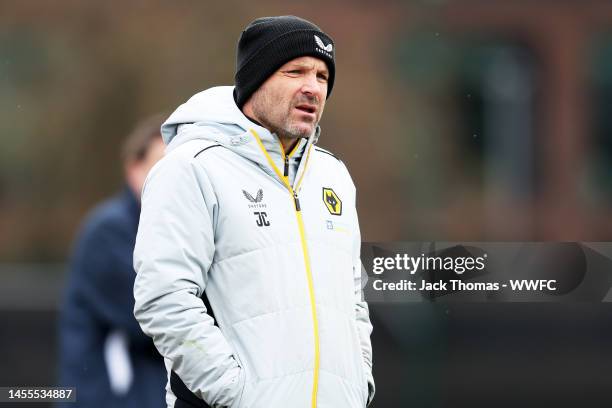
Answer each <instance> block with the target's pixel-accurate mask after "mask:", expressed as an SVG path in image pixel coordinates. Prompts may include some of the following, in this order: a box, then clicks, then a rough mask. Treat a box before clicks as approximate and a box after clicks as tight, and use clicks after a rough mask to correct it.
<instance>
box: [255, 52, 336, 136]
mask: <svg viewBox="0 0 612 408" xmlns="http://www.w3.org/2000/svg"><path fill="white" fill-rule="evenodd" d="M328 78H329V70H328V69H327V65H326V64H325V62H323V61H322V60H320V59H318V58H314V57H299V58H295V59H293V60H291V61H289V62H287V63H286V64H285V65H283V66H282V67H280V68H279V69H278V70H277V71H276V72H275V73H273V74H272V75H271V76H270V77H269V78H268V79H267V80H266V82H264V83H263V84H262V85H261V86H260V87H259V89H258V90H257V91H255V92H254V93H253V95H252V96H251V98H250V99H249V100H248V101H247V103H246V104H245V105H244V112H245V114H247V116H251V115H252V117H253V119H255V120H257V121H258V122H259V123H261V124H262V125H263V126H264V127H266V128H267V129H269V130H270V131H272V132H274V133H276V134H277V135H278V136H279V137H283V138H291V139H294V138H299V137H309V136H310V135H311V134H312V133H313V132H314V130H315V128H316V126H317V124H318V123H319V120H320V119H321V115H322V114H323V108H324V107H325V98H326V97H327V80H328Z"/></svg>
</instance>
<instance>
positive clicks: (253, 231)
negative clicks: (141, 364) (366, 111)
mask: <svg viewBox="0 0 612 408" xmlns="http://www.w3.org/2000/svg"><path fill="white" fill-rule="evenodd" d="M232 91H233V87H216V88H211V89H209V90H207V91H204V92H201V93H199V94H197V95H195V96H194V97H192V98H191V99H190V100H189V101H188V102H187V103H185V104H183V105H181V106H180V107H179V108H178V109H177V110H176V112H174V113H173V114H172V115H171V116H170V118H169V119H168V120H167V121H166V123H165V124H164V126H163V127H162V133H163V136H164V140H165V141H166V142H167V143H169V146H168V152H167V154H166V156H165V157H164V158H163V159H162V160H161V161H160V162H159V163H158V164H157V165H156V166H155V167H154V168H153V169H152V170H151V172H150V174H149V176H148V178H147V182H146V184H145V188H144V191H143V196H142V212H141V217H140V226H139V229H138V237H137V240H136V249H135V251H134V267H135V269H136V272H137V274H138V275H137V277H136V282H135V285H134V296H135V299H136V305H135V308H134V314H135V316H136V319H137V320H138V321H139V323H140V325H141V327H142V329H143V331H144V332H145V333H146V334H147V335H149V336H151V337H152V338H153V340H154V342H155V345H156V347H157V349H158V350H159V352H160V353H161V354H162V355H163V356H164V358H165V361H166V367H167V369H168V373H169V382H168V386H167V397H166V400H167V403H168V406H169V407H181V406H185V407H191V406H202V407H206V406H212V407H232V408H238V407H240V408H243V407H244V408H246V407H249V408H256V407H262V408H263V407H265V408H317V407H318V408H344V407H346V408H363V407H365V406H366V405H367V403H369V401H370V400H371V398H372V396H373V394H374V381H373V378H372V349H371V344H370V333H371V331H372V326H371V324H370V320H369V316H368V307H367V304H366V303H365V302H364V301H363V300H362V291H361V262H360V259H359V250H360V234H359V226H358V222H357V213H356V211H355V187H354V185H353V183H352V181H351V178H350V176H349V173H348V171H347V170H346V167H345V166H344V164H343V163H342V162H341V161H339V160H338V159H336V158H335V157H334V156H333V155H331V154H330V153H329V152H327V151H325V150H323V149H320V148H318V147H315V145H314V144H315V143H316V139H317V137H318V133H319V131H318V129H317V132H316V134H315V135H313V136H312V137H310V138H309V139H308V140H306V139H304V140H303V141H302V142H301V143H300V144H299V145H298V148H297V149H296V150H297V153H296V154H301V155H302V157H301V160H300V161H299V167H298V165H297V163H295V160H292V159H291V158H290V157H288V158H285V155H284V153H283V151H282V148H281V145H280V143H279V141H278V138H277V137H276V136H275V135H273V134H271V133H270V132H269V131H267V130H266V129H264V128H263V127H260V126H257V125H255V124H254V123H253V122H251V121H250V120H249V119H248V118H246V117H245V116H244V115H243V114H242V112H241V111H240V110H239V109H238V107H237V106H236V104H235V103H234V100H233V97H232ZM177 130H178V134H177ZM285 159H286V160H285ZM285 167H287V169H285ZM285 172H286V173H288V174H287V177H285V175H284V174H283V173H285ZM206 298H207V299H206ZM203 299H204V301H203ZM206 300H207V301H208V302H209V305H210V308H212V310H209V309H207V308H206V307H205V301H206ZM212 315H214V319H213V317H211V316H212ZM202 400H203V401H202ZM204 401H205V402H206V404H205V403H204ZM186 402H190V403H191V404H193V405H186Z"/></svg>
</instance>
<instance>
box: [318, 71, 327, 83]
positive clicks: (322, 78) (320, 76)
mask: <svg viewBox="0 0 612 408" xmlns="http://www.w3.org/2000/svg"><path fill="white" fill-rule="evenodd" d="M328 77H329V75H327V74H322V73H321V74H317V78H318V79H320V80H321V81H324V82H327V81H328Z"/></svg>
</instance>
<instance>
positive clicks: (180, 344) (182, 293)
mask: <svg viewBox="0 0 612 408" xmlns="http://www.w3.org/2000/svg"><path fill="white" fill-rule="evenodd" d="M215 213H216V202H215V195H214V192H213V190H212V186H211V184H210V182H209V180H208V178H207V176H206V174H205V172H204V169H203V168H202V167H201V166H200V165H199V164H197V163H196V162H195V161H194V159H193V158H192V156H191V155H189V156H188V157H185V155H182V154H181V152H178V151H175V152H173V153H171V154H169V155H168V156H166V157H165V158H164V159H162V160H161V161H160V162H159V163H158V164H157V165H156V166H155V167H154V168H153V169H152V171H151V173H150V174H149V176H148V179H147V182H146V184H145V188H144V191H143V196H142V210H141V216H140V224H139V229H138V235H137V238H136V247H135V250H134V269H135V270H136V273H137V276H136V281H135V284H134V298H135V306H134V315H135V316H136V319H137V320H138V322H139V323H140V326H141V327H142V330H143V331H144V332H145V333H146V334H147V335H149V336H151V337H152V338H153V341H154V343H155V346H156V347H157V349H158V350H159V352H160V353H161V354H162V355H163V356H164V357H165V358H167V359H169V360H170V362H171V367H170V368H171V370H172V371H174V372H175V373H176V374H177V375H178V377H179V378H180V379H181V380H182V381H183V382H184V383H185V385H186V386H187V388H188V389H189V390H190V391H191V392H193V393H194V394H195V395H196V396H197V397H198V398H201V399H203V400H204V401H206V402H207V403H208V404H209V405H212V406H223V407H230V406H236V405H237V404H238V403H239V400H240V394H241V392H242V388H243V383H244V372H243V370H242V369H241V367H240V366H239V365H238V363H237V359H236V358H235V357H234V353H233V350H232V348H231V346H230V344H229V343H228V341H227V340H226V338H225V337H224V335H223V333H222V332H221V331H220V329H219V328H218V327H217V326H215V325H214V321H213V319H212V317H210V315H209V314H207V310H206V307H205V306H204V303H203V302H202V300H201V298H200V297H201V296H202V294H203V292H204V289H205V288H206V282H207V280H208V270H209V267H210V265H211V263H212V259H213V255H214V231H213V215H214V214H215ZM170 368H169V369H170Z"/></svg>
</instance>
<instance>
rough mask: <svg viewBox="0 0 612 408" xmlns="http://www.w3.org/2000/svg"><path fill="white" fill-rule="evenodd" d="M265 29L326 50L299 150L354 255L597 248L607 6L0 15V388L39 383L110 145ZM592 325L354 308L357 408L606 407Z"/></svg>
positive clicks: (559, 317)
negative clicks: (343, 192)
mask: <svg viewBox="0 0 612 408" xmlns="http://www.w3.org/2000/svg"><path fill="white" fill-rule="evenodd" d="M281 14H294V15H298V16H301V17H304V18H306V19H309V20H311V21H313V22H315V23H316V24H318V25H319V26H320V27H322V28H323V30H324V31H326V32H327V33H329V34H330V35H331V36H332V37H333V38H334V39H335V42H336V48H337V54H336V55H337V56H336V58H337V77H336V84H335V87H334V92H333V95H332V96H331V98H330V100H329V104H328V105H327V106H326V110H325V115H324V117H323V120H322V122H321V126H322V128H323V133H322V136H321V139H320V142H319V144H320V145H321V146H322V147H324V148H328V149H330V150H331V151H333V152H334V153H336V154H337V155H338V156H339V157H340V158H341V159H342V160H343V161H344V162H345V163H346V164H347V166H348V168H349V170H350V171H351V174H352V176H353V178H354V181H355V183H356V185H357V188H358V210H359V213H360V221H361V229H362V238H363V240H364V241H394V240H395V241H397V240H405V241H421V240H444V241H609V240H610V238H611V237H612V201H611V198H612V3H610V2H605V1H595V0H593V1H588V0H582V1H578V0H565V1H559V0H558V1H553V0H550V1H544V0H540V1H520V0H517V1H490V0H489V1H485V0H481V1H478V0H457V1H446V0H429V1H425V0H423V1H386V2H373V1H364V0H362V1H345V0H344V1H334V2H323V1H320V0H315V1H310V2H293V1H283V2H281V1H271V0H261V1H258V2H239V1H237V0H226V1H224V2H204V1H196V0H180V1H175V2H167V1H161V0H158V1H131V2H121V3H119V2H115V1H108V2H101V1H88V2H82V1H74V0H55V1H53V2H51V1H43V0H40V1H37V0H26V1H9V0H0V138H1V139H0V140H1V148H0V322H1V323H2V329H1V330H0V361H1V362H2V363H0V386H12V385H53V384H55V382H56V320H57V314H58V308H59V304H60V303H59V301H60V299H61V294H62V289H63V285H64V281H65V275H66V262H67V261H68V259H69V256H70V251H71V248H72V242H73V239H74V237H75V234H76V232H77V231H78V226H79V224H80V223H81V222H82V220H83V218H84V216H85V215H86V214H87V212H88V211H89V210H90V209H91V208H92V207H93V206H94V205H95V204H96V203H98V202H99V201H100V200H102V199H104V198H106V197H108V196H109V195H112V194H113V193H114V192H116V191H117V190H119V189H120V188H121V186H122V185H123V181H122V169H121V163H120V160H119V149H120V146H121V141H122V140H123V139H124V137H125V136H126V135H127V133H128V132H129V131H130V130H131V129H132V128H133V126H134V124H135V123H136V122H137V121H138V120H140V119H141V118H143V117H145V116H148V115H150V114H152V113H155V112H168V113H169V112H171V111H172V110H173V109H174V108H175V107H177V106H178V105H179V104H180V103H182V102H184V101H185V100H186V99H188V98H189V97H190V96H191V95H192V94H194V93H196V92H197V91H199V90H203V89H206V88H208V87H211V86H214V85H229V84H232V83H233V72H234V59H235V46H236V42H237V39H238V36H239V34H240V32H241V31H242V29H243V28H244V27H245V26H246V25H247V24H248V23H249V22H250V21H251V20H253V19H254V18H256V17H260V16H264V15H281ZM611 311H612V309H611V308H610V307H609V306H608V305H607V304H591V305H589V304H576V305H560V304H557V305H555V304H547V305H539V304H496V305H494V304H469V305H467V304H466V305H461V304H452V305H448V304H447V305H442V304H436V303H431V304H410V305H388V304H373V305H372V318H373V321H374V325H375V332H374V337H373V342H374V348H375V378H376V380H377V396H376V399H375V402H374V404H373V406H374V407H376V408H380V407H400V406H401V407H404V406H406V407H408V406H410V407H451V406H453V407H454V406H468V405H474V404H475V405H480V404H483V405H484V404H485V403H487V404H488V405H495V406H519V405H521V406H536V405H539V406H565V404H568V405H569V404H573V405H576V404H577V405H578V406H610V404H611V403H612V397H610V396H609V395H607V394H609V393H607V391H606V390H607V388H609V386H610V384H611V383H612V373H611V372H610V370H609V367H610V363H612V351H611V350H610V344H612V342H611V341H612V327H611V325H610V324H609V322H610V321H611V318H612V314H611V313H610V312H611ZM20 406H24V405H23V404H22V405H20ZM37 406H40V407H42V406H44V404H37Z"/></svg>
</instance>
